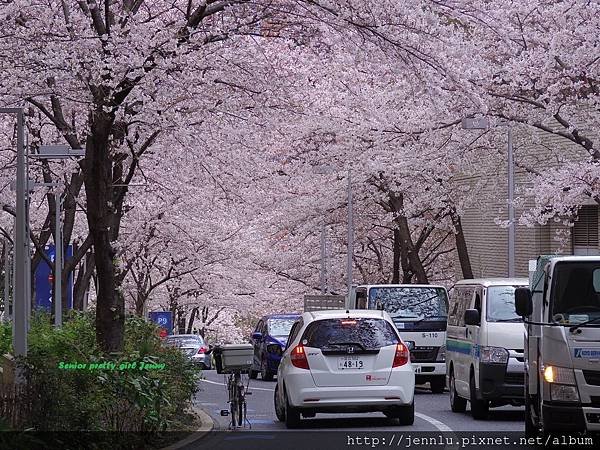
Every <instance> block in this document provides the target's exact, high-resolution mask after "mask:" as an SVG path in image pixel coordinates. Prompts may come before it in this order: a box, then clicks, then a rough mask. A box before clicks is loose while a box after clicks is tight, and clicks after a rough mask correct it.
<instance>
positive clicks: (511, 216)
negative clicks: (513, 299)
mask: <svg viewBox="0 0 600 450" xmlns="http://www.w3.org/2000/svg"><path fill="white" fill-rule="evenodd" d="M514 199H515V161H514V153H513V140H512V128H511V126H510V124H509V125H508V277H509V278H513V277H514V276H515V206H514V204H513V202H514Z"/></svg>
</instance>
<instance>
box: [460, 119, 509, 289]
mask: <svg viewBox="0 0 600 450" xmlns="http://www.w3.org/2000/svg"><path fill="white" fill-rule="evenodd" d="M462 127H463V128H464V129H466V130H486V129H488V128H489V127H490V123H489V120H488V118H487V117H476V118H471V117H469V118H464V119H463V120H462ZM507 128H508V133H507V140H508V148H507V153H508V154H507V159H508V162H507V165H508V179H507V184H508V277H509V278H513V277H514V276H515V237H516V229H515V207H514V196H515V162H514V154H513V141H512V128H511V126H510V124H507Z"/></svg>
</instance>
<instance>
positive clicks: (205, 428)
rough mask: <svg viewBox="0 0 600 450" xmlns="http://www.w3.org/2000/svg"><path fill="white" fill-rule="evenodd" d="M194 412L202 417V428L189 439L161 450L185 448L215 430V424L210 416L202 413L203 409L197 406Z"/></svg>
mask: <svg viewBox="0 0 600 450" xmlns="http://www.w3.org/2000/svg"><path fill="white" fill-rule="evenodd" d="M192 411H193V412H194V413H196V414H197V415H198V416H199V417H200V421H201V422H202V425H201V426H200V428H198V429H197V430H195V431H193V432H192V433H191V434H190V435H189V436H188V437H187V438H185V439H182V440H181V441H179V442H176V443H174V444H171V445H169V446H168V447H163V448H162V449H161V450H178V449H180V448H183V447H185V446H187V445H190V444H192V443H194V442H196V441H197V440H199V439H202V438H203V437H204V436H206V435H207V434H208V433H209V432H210V431H211V430H212V429H213V427H214V422H213V420H212V418H211V417H210V416H209V415H208V414H206V413H205V412H204V411H202V409H200V408H199V407H198V406H196V405H193V406H192Z"/></svg>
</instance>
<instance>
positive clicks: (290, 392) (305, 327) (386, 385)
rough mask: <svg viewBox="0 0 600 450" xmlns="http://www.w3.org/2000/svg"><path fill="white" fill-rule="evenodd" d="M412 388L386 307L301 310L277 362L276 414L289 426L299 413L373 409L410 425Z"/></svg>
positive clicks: (410, 371) (407, 358)
mask: <svg viewBox="0 0 600 450" xmlns="http://www.w3.org/2000/svg"><path fill="white" fill-rule="evenodd" d="M414 389H415V374H414V371H413V367H412V364H411V363H410V352H409V349H408V347H407V346H406V344H405V343H404V342H403V341H402V338H401V337H400V336H399V334H398V330H397V329H396V327H395V326H394V323H393V321H392V319H391V317H390V315H389V314H388V313H387V312H385V311H377V310H375V311H374V310H350V311H346V310H330V311H313V312H306V313H304V314H302V317H301V318H300V319H298V321H296V323H295V324H294V326H293V327H292V330H291V332H290V337H289V341H288V347H287V349H286V350H285V352H284V354H283V358H282V359H281V363H280V365H279V370H278V372H277V385H276V387H275V396H274V403H275V413H276V415H277V418H278V419H279V420H280V421H282V422H285V424H286V426H287V427H288V428H296V427H298V426H299V425H300V420H301V419H300V417H301V416H302V417H314V416H315V415H316V414H317V413H346V412H348V413H356V412H373V411H380V412H383V413H384V414H385V415H386V416H387V417H389V418H394V419H397V420H398V422H399V424H400V425H412V424H413V422H414V415H415V409H414Z"/></svg>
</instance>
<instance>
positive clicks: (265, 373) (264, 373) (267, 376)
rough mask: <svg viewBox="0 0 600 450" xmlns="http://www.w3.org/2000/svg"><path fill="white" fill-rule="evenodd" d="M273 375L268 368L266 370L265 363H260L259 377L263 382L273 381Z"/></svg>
mask: <svg viewBox="0 0 600 450" xmlns="http://www.w3.org/2000/svg"><path fill="white" fill-rule="evenodd" d="M274 375H275V374H274V373H273V372H271V371H270V370H269V369H268V368H267V361H264V360H263V362H262V364H261V366H260V377H261V378H262V379H263V380H264V381H273V376H274Z"/></svg>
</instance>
